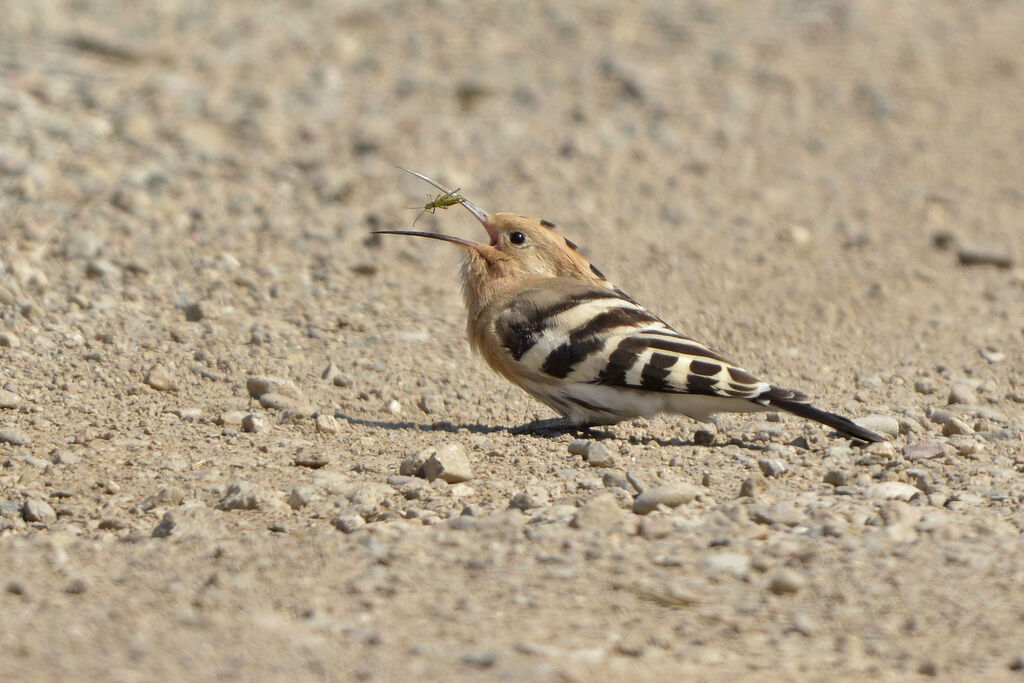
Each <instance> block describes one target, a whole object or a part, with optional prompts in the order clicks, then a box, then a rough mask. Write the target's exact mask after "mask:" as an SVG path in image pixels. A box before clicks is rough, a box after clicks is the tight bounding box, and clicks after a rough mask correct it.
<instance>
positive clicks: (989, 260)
mask: <svg viewBox="0 0 1024 683" xmlns="http://www.w3.org/2000/svg"><path fill="white" fill-rule="evenodd" d="M957 259H958V260H959V261H960V265H961V266H995V267H996V268H1012V267H1013V257H1012V256H1010V253H1009V250H1007V249H1005V248H999V249H986V248H982V247H969V246H963V247H960V250H959V252H958V253H957Z"/></svg>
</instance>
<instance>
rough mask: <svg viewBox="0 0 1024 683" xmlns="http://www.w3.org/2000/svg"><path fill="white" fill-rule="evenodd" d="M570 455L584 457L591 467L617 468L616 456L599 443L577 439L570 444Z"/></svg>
mask: <svg viewBox="0 0 1024 683" xmlns="http://www.w3.org/2000/svg"><path fill="white" fill-rule="evenodd" d="M569 453H571V454H572V455H582V456H583V459H584V460H585V461H586V462H587V464H588V465H590V466H591V467H606V468H610V467H615V454H613V453H612V452H611V451H610V450H608V448H607V447H606V446H605V445H604V444H603V443H601V442H599V441H587V440H586V439H577V440H575V441H573V442H572V443H570V444H569Z"/></svg>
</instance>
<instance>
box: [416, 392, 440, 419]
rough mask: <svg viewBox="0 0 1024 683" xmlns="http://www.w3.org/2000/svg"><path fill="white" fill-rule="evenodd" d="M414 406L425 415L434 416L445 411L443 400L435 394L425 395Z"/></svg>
mask: <svg viewBox="0 0 1024 683" xmlns="http://www.w3.org/2000/svg"><path fill="white" fill-rule="evenodd" d="M416 405H418V406H419V408H420V410H422V411H423V412H424V413H426V414H427V415H436V414H438V413H443V412H444V410H445V405H444V399H443V398H441V397H440V396H438V395H437V394H426V395H424V396H421V397H420V400H419V401H417V403H416Z"/></svg>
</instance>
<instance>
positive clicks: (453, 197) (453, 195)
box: [411, 187, 462, 225]
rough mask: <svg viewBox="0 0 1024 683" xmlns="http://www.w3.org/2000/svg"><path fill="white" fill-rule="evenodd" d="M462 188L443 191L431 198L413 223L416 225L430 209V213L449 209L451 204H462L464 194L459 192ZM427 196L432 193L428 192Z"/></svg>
mask: <svg viewBox="0 0 1024 683" xmlns="http://www.w3.org/2000/svg"><path fill="white" fill-rule="evenodd" d="M461 189H462V188H461V187H457V188H455V189H454V190H450V191H447V192H443V193H441V194H439V195H437V196H436V197H433V198H431V199H430V201H429V202H427V203H426V204H425V205H424V206H423V210H422V211H420V213H419V215H418V216H416V220H414V221H413V222H412V224H413V225H416V221H418V220H419V219H420V218H421V217H422V216H423V214H425V213H427V212H428V211H429V212H430V213H436V212H437V210H438V209H447V208H448V207H449V206H455V205H456V204H461V203H462V195H460V194H459V190H461ZM427 197H430V195H429V194H428V195H427ZM411 208H418V207H411Z"/></svg>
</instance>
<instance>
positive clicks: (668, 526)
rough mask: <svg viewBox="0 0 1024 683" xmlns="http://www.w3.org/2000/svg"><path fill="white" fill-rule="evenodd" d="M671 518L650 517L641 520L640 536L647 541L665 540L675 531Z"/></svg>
mask: <svg viewBox="0 0 1024 683" xmlns="http://www.w3.org/2000/svg"><path fill="white" fill-rule="evenodd" d="M675 528H676V525H675V522H673V521H672V518H671V517H666V516H662V515H658V516H655V515H648V516H647V517H644V518H643V519H641V520H640V535H641V536H643V537H644V538H647V539H652V540H653V539H658V538H665V537H666V536H669V535H670V534H672V532H673V531H675Z"/></svg>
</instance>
